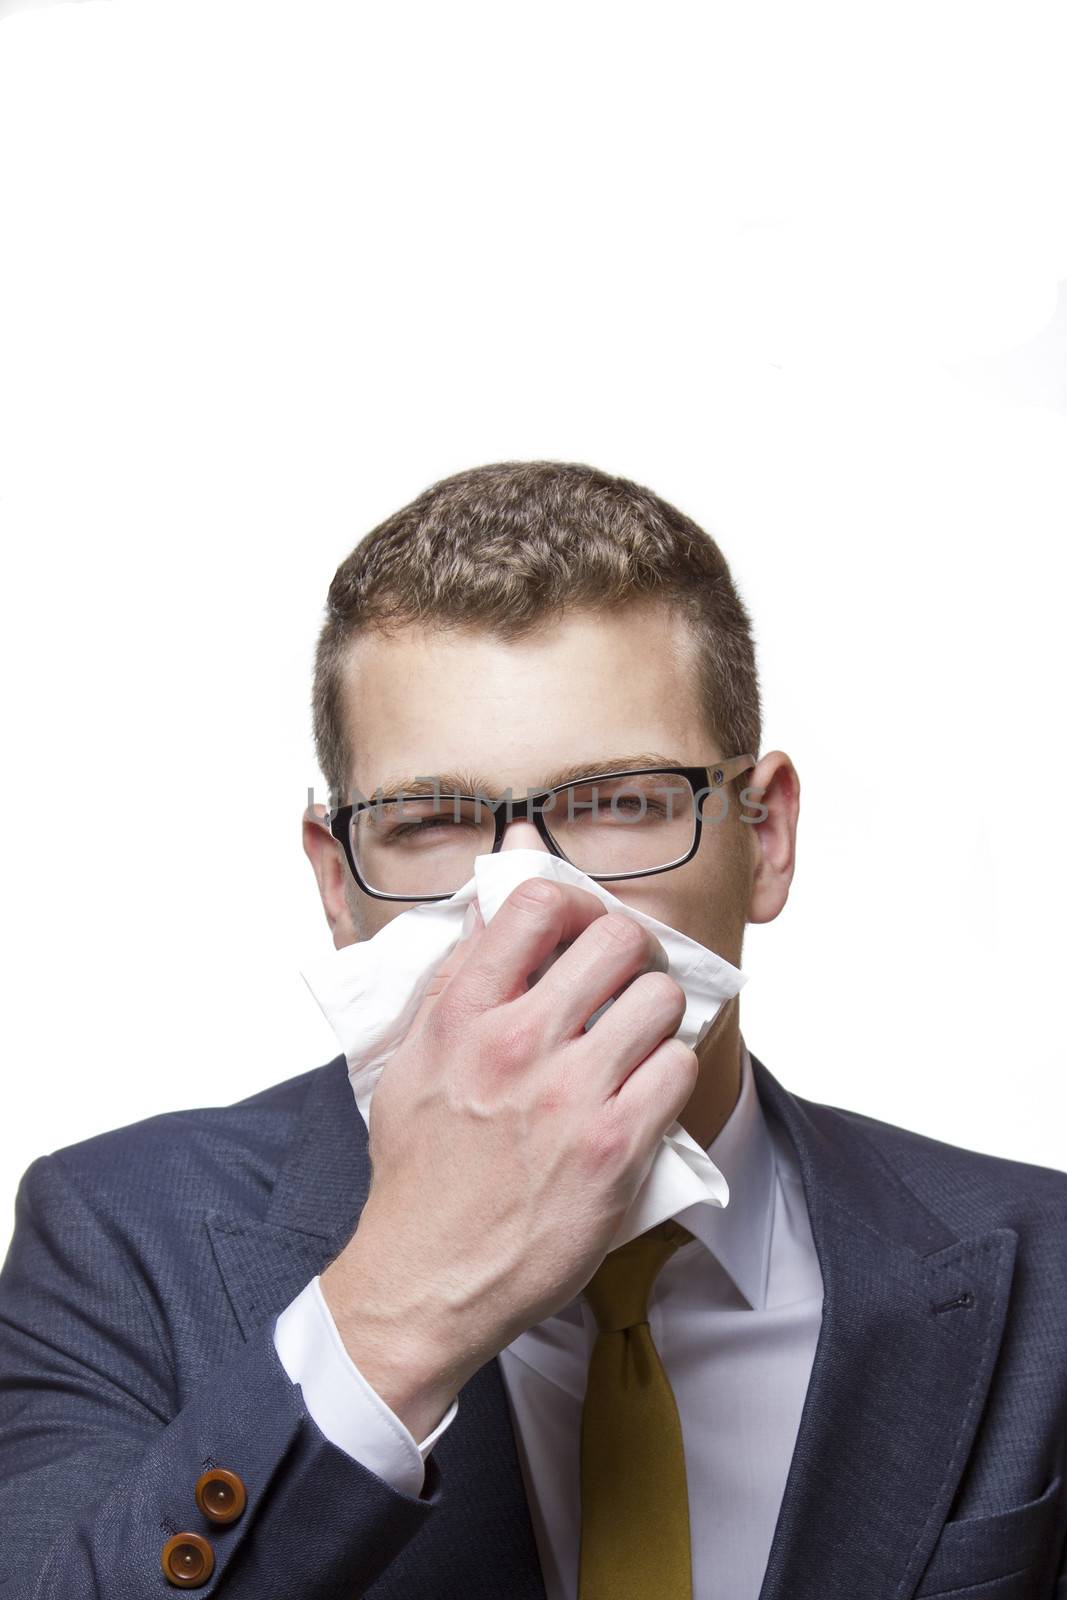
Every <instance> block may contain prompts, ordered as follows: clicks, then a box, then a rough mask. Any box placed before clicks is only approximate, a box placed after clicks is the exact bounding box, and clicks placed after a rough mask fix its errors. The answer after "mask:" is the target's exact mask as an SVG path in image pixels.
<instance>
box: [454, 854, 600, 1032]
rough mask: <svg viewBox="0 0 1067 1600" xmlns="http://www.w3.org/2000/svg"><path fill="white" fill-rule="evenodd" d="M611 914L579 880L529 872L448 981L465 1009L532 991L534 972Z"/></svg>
mask: <svg viewBox="0 0 1067 1600" xmlns="http://www.w3.org/2000/svg"><path fill="white" fill-rule="evenodd" d="M605 914H606V907H605V906H604V905H603V904H602V902H601V901H600V900H598V899H597V897H596V895H595V894H590V892H589V890H588V889H581V888H579V887H578V885H577V884H571V883H556V882H553V881H552V880H550V879H546V878H526V879H524V880H523V882H522V883H520V884H517V885H516V886H515V888H514V889H512V891H511V893H510V894H509V895H508V897H507V899H506V900H505V901H504V903H503V905H502V906H501V907H500V909H499V911H497V913H496V915H495V916H494V917H493V919H492V921H491V922H490V924H489V925H488V927H483V929H482V931H481V933H480V935H479V939H478V944H477V946H476V947H475V949H473V950H472V951H471V954H470V956H469V957H468V959H467V960H466V961H465V962H464V963H463V966H462V968H461V969H460V970H459V971H458V972H456V973H454V974H453V976H452V979H451V981H450V983H449V985H448V999H449V1002H450V1003H451V1002H453V1001H454V1002H455V1005H456V1007H457V1008H458V1009H459V1010H461V1011H462V1010H473V1011H479V1012H482V1011H487V1010H489V1009H490V1008H491V1007H493V1006H497V1005H502V1004H503V1003H504V1002H505V1001H509V1000H516V999H518V998H519V997H520V996H521V995H525V994H526V992H527V987H528V985H527V980H528V978H529V976H530V974H531V973H532V972H533V971H534V970H535V969H536V968H537V967H538V966H540V965H541V963H542V962H543V961H544V960H545V959H546V958H547V957H548V956H549V955H551V954H552V952H553V951H554V950H556V949H557V948H558V946H560V945H565V944H570V943H572V942H573V941H574V940H575V939H577V938H578V937H579V936H580V935H581V934H582V933H584V932H585V930H586V928H588V927H589V926H590V924H591V923H593V922H596V921H597V920H598V919H599V918H600V917H603V916H604V915H605Z"/></svg>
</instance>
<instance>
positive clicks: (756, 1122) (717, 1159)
mask: <svg viewBox="0 0 1067 1600" xmlns="http://www.w3.org/2000/svg"><path fill="white" fill-rule="evenodd" d="M740 1055H741V1090H740V1093H739V1094H738V1097H737V1100H736V1102H735V1104H734V1108H733V1110H732V1111H731V1112H730V1115H729V1116H728V1117H727V1119H726V1121H725V1122H724V1123H723V1125H722V1127H721V1128H720V1129H719V1131H718V1133H717V1134H716V1135H715V1137H714V1139H713V1140H712V1141H711V1143H710V1144H709V1145H708V1146H707V1147H706V1148H707V1154H708V1156H709V1157H710V1159H711V1160H712V1161H714V1163H715V1165H716V1166H717V1167H718V1168H719V1170H720V1171H721V1172H722V1174H723V1176H724V1177H725V1179H726V1182H727V1184H728V1185H729V1189H730V1198H729V1201H728V1203H727V1204H726V1205H725V1206H713V1205H708V1204H706V1203H704V1202H702V1201H698V1202H697V1203H696V1204H694V1205H691V1206H687V1207H686V1208H685V1209H684V1210H683V1211H679V1212H677V1213H676V1215H677V1220H678V1221H679V1222H681V1223H682V1225H683V1226H684V1227H686V1228H688V1229H689V1232H690V1233H692V1234H694V1235H695V1236H696V1238H698V1239H699V1240H700V1241H701V1243H702V1244H703V1245H705V1246H706V1248H707V1249H708V1250H710V1251H711V1253H712V1255H713V1256H714V1257H715V1258H716V1260H717V1261H718V1262H719V1263H720V1265H721V1266H722V1267H723V1269H724V1270H725V1271H726V1272H727V1273H728V1274H729V1276H730V1278H731V1279H732V1280H733V1282H734V1283H735V1284H736V1285H737V1287H738V1289H739V1290H740V1291H741V1293H742V1295H743V1296H744V1297H745V1299H746V1300H747V1301H748V1303H749V1305H750V1306H751V1307H752V1308H753V1309H754V1310H762V1309H763V1307H764V1306H765V1304H766V1300H767V1274H768V1269H769V1265H770V1256H771V1229H772V1225H773V1222H774V1197H775V1177H776V1168H775V1157H774V1146H773V1144H772V1142H771V1135H770V1130H769V1129H768V1127H767V1121H766V1118H765V1116H764V1112H763V1107H762V1105H761V1104H760V1099H759V1095H758V1094H757V1093H756V1082H755V1078H754V1076H753V1072H752V1062H751V1059H750V1057H749V1053H748V1048H747V1046H746V1044H745V1041H744V1039H743V1038H742V1039H741V1050H740Z"/></svg>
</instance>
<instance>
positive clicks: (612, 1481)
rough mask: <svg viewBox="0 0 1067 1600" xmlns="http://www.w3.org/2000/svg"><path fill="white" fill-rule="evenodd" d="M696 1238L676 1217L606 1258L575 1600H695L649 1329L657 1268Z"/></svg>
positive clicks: (681, 1463) (682, 1480) (684, 1506)
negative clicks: (649, 1312)
mask: <svg viewBox="0 0 1067 1600" xmlns="http://www.w3.org/2000/svg"><path fill="white" fill-rule="evenodd" d="M692 1238H693V1234H691V1233H690V1232H689V1230H688V1229H687V1228H683V1227H682V1225H681V1223H678V1222H675V1221H674V1220H673V1219H671V1220H669V1221H667V1222H662V1223H660V1225H659V1226H658V1227H656V1228H650V1229H649V1231H648V1232H647V1233H642V1234H639V1235H638V1237H637V1238H636V1239H631V1240H630V1241H629V1243H628V1244H624V1245H622V1246H621V1248H619V1249H618V1250H612V1251H611V1252H610V1253H609V1254H608V1255H607V1256H606V1257H605V1258H604V1260H603V1262H602V1263H601V1265H600V1266H599V1267H598V1269H597V1271H596V1272H595V1273H594V1274H593V1276H592V1278H591V1279H590V1281H589V1283H588V1284H587V1285H586V1287H585V1291H584V1293H585V1295H586V1297H587V1298H588V1300H589V1303H590V1305H591V1306H592V1308H593V1312H594V1314H595V1316H596V1320H597V1327H598V1332H597V1337H596V1342H595V1344H594V1345H593V1352H592V1355H591V1356H590V1359H589V1376H588V1379H587V1382H586V1391H585V1403H584V1405H583V1407H582V1435H581V1491H582V1531H581V1545H580V1549H579V1556H578V1600H692V1594H693V1580H692V1565H691V1558H690V1549H689V1495H688V1489H687V1485H686V1476H685V1455H684V1453H683V1449H682V1427H681V1422H680V1421H679V1418H678V1407H677V1405H676V1404H675V1399H674V1392H673V1390H672V1389H671V1386H670V1383H669V1382H668V1381H667V1374H666V1373H665V1372H664V1370H663V1363H662V1362H661V1361H660V1358H659V1354H658V1352H657V1350H656V1346H655V1345H654V1344H653V1342H652V1330H651V1328H650V1327H649V1324H648V1297H649V1295H650V1293H651V1291H652V1285H653V1283H654V1282H655V1280H656V1275H657V1273H658V1272H659V1270H660V1268H661V1267H662V1266H663V1265H664V1263H665V1262H666V1261H667V1260H668V1258H669V1257H670V1256H671V1255H672V1254H673V1253H674V1251H675V1250H677V1249H678V1248H679V1246H681V1245H683V1244H688V1242H689V1241H690V1239H692Z"/></svg>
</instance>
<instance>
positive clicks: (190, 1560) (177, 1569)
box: [163, 1533, 215, 1589]
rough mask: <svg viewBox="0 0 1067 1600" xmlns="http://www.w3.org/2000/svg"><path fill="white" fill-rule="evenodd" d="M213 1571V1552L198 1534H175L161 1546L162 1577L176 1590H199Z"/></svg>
mask: <svg viewBox="0 0 1067 1600" xmlns="http://www.w3.org/2000/svg"><path fill="white" fill-rule="evenodd" d="M214 1570H215V1552H214V1551H213V1550H212V1548H211V1546H210V1545H209V1544H208V1542H207V1540H206V1539H201V1537H200V1535H199V1534H198V1533H176V1534H175V1535H174V1537H173V1539H168V1540H167V1542H166V1544H165V1545H164V1546H163V1576H164V1577H165V1578H166V1580H167V1582H168V1583H172V1584H173V1585H174V1587H175V1588H176V1589H199V1587H200V1585H201V1584H202V1583H206V1582H207V1580H208V1579H209V1578H210V1576H211V1574H212V1573H213V1572H214Z"/></svg>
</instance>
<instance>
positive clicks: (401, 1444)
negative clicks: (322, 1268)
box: [274, 1277, 459, 1497]
mask: <svg viewBox="0 0 1067 1600" xmlns="http://www.w3.org/2000/svg"><path fill="white" fill-rule="evenodd" d="M274 1347H275V1349H276V1350H277V1352H278V1359H279V1360H280V1361H281V1364H282V1366H283V1367H284V1368H285V1370H286V1372H287V1373H288V1374H289V1377H290V1379H291V1380H292V1382H293V1383H296V1384H299V1385H300V1389H301V1391H302V1393H303V1397H304V1404H305V1405H306V1406H307V1408H308V1411H309V1413H310V1414H311V1418H312V1420H313V1421H314V1423H315V1424H316V1426H317V1427H318V1428H319V1430H320V1432H321V1433H323V1434H324V1435H325V1436H326V1438H327V1439H328V1440H329V1441H330V1443H331V1444H334V1445H336V1446H337V1448H338V1449H339V1450H343V1451H344V1452H345V1454H346V1455H349V1456H351V1457H352V1458H353V1460H355V1461H359V1462H361V1463H362V1464H363V1466H365V1467H369V1468H370V1470H371V1471H372V1472H374V1473H377V1475H378V1477H379V1478H382V1479H384V1481H385V1482H386V1483H388V1484H390V1485H391V1486H392V1487H393V1488H394V1489H398V1490H399V1491H400V1492H401V1493H402V1494H408V1495H412V1496H416V1497H417V1496H418V1495H419V1494H421V1493H422V1487H423V1482H424V1480H425V1476H426V1466H425V1463H426V1457H427V1456H428V1455H429V1453H430V1451H431V1450H432V1449H433V1447H434V1445H435V1444H436V1443H437V1441H438V1439H439V1438H440V1437H441V1435H442V1434H443V1433H444V1431H445V1429H446V1428H447V1427H448V1426H449V1424H450V1423H451V1422H452V1421H453V1419H454V1417H455V1415H456V1413H457V1411H458V1410H459V1396H458V1395H457V1396H456V1398H455V1399H454V1400H453V1402H452V1404H451V1405H450V1406H449V1408H448V1410H447V1411H446V1412H445V1414H444V1416H443V1417H442V1418H441V1420H440V1422H439V1423H438V1424H437V1426H436V1428H435V1429H434V1430H433V1432H432V1433H430V1434H427V1436H426V1438H425V1439H424V1440H423V1441H422V1443H421V1444H416V1443H415V1440H414V1438H413V1436H412V1434H411V1433H410V1432H409V1430H408V1429H407V1428H406V1427H405V1426H404V1424H403V1423H402V1422H401V1420H400V1418H399V1417H398V1416H397V1414H396V1412H395V1411H393V1410H392V1409H391V1408H390V1407H389V1406H387V1405H386V1403H385V1401H384V1400H383V1399H382V1397H381V1395H380V1394H379V1393H378V1391H377V1390H376V1389H374V1388H372V1387H371V1385H370V1384H369V1383H368V1382H367V1380H366V1378H365V1377H364V1376H363V1374H362V1373H361V1372H360V1370H359V1368H358V1367H357V1366H356V1364H355V1362H354V1361H353V1360H352V1357H351V1356H350V1355H349V1354H348V1351H347V1350H346V1349H345V1346H344V1341H343V1340H342V1338H341V1335H340V1334H339V1333H338V1331H337V1324H336V1323H335V1322H334V1320H333V1317H332V1316H331V1315H330V1308H329V1306H328V1305H327V1304H326V1301H325V1299H324V1298H323V1294H322V1289H321V1287H320V1284H319V1280H318V1278H317V1277H316V1278H312V1280H311V1282H310V1283H309V1284H308V1285H307V1286H306V1288H304V1289H302V1290H301V1291H300V1293H299V1294H298V1295H297V1297H296V1299H295V1300H292V1301H290V1303H289V1305H287V1306H286V1308H285V1310H284V1311H283V1312H282V1313H281V1315H280V1316H279V1318H278V1320H277V1322H276V1324H275V1327H274Z"/></svg>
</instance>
